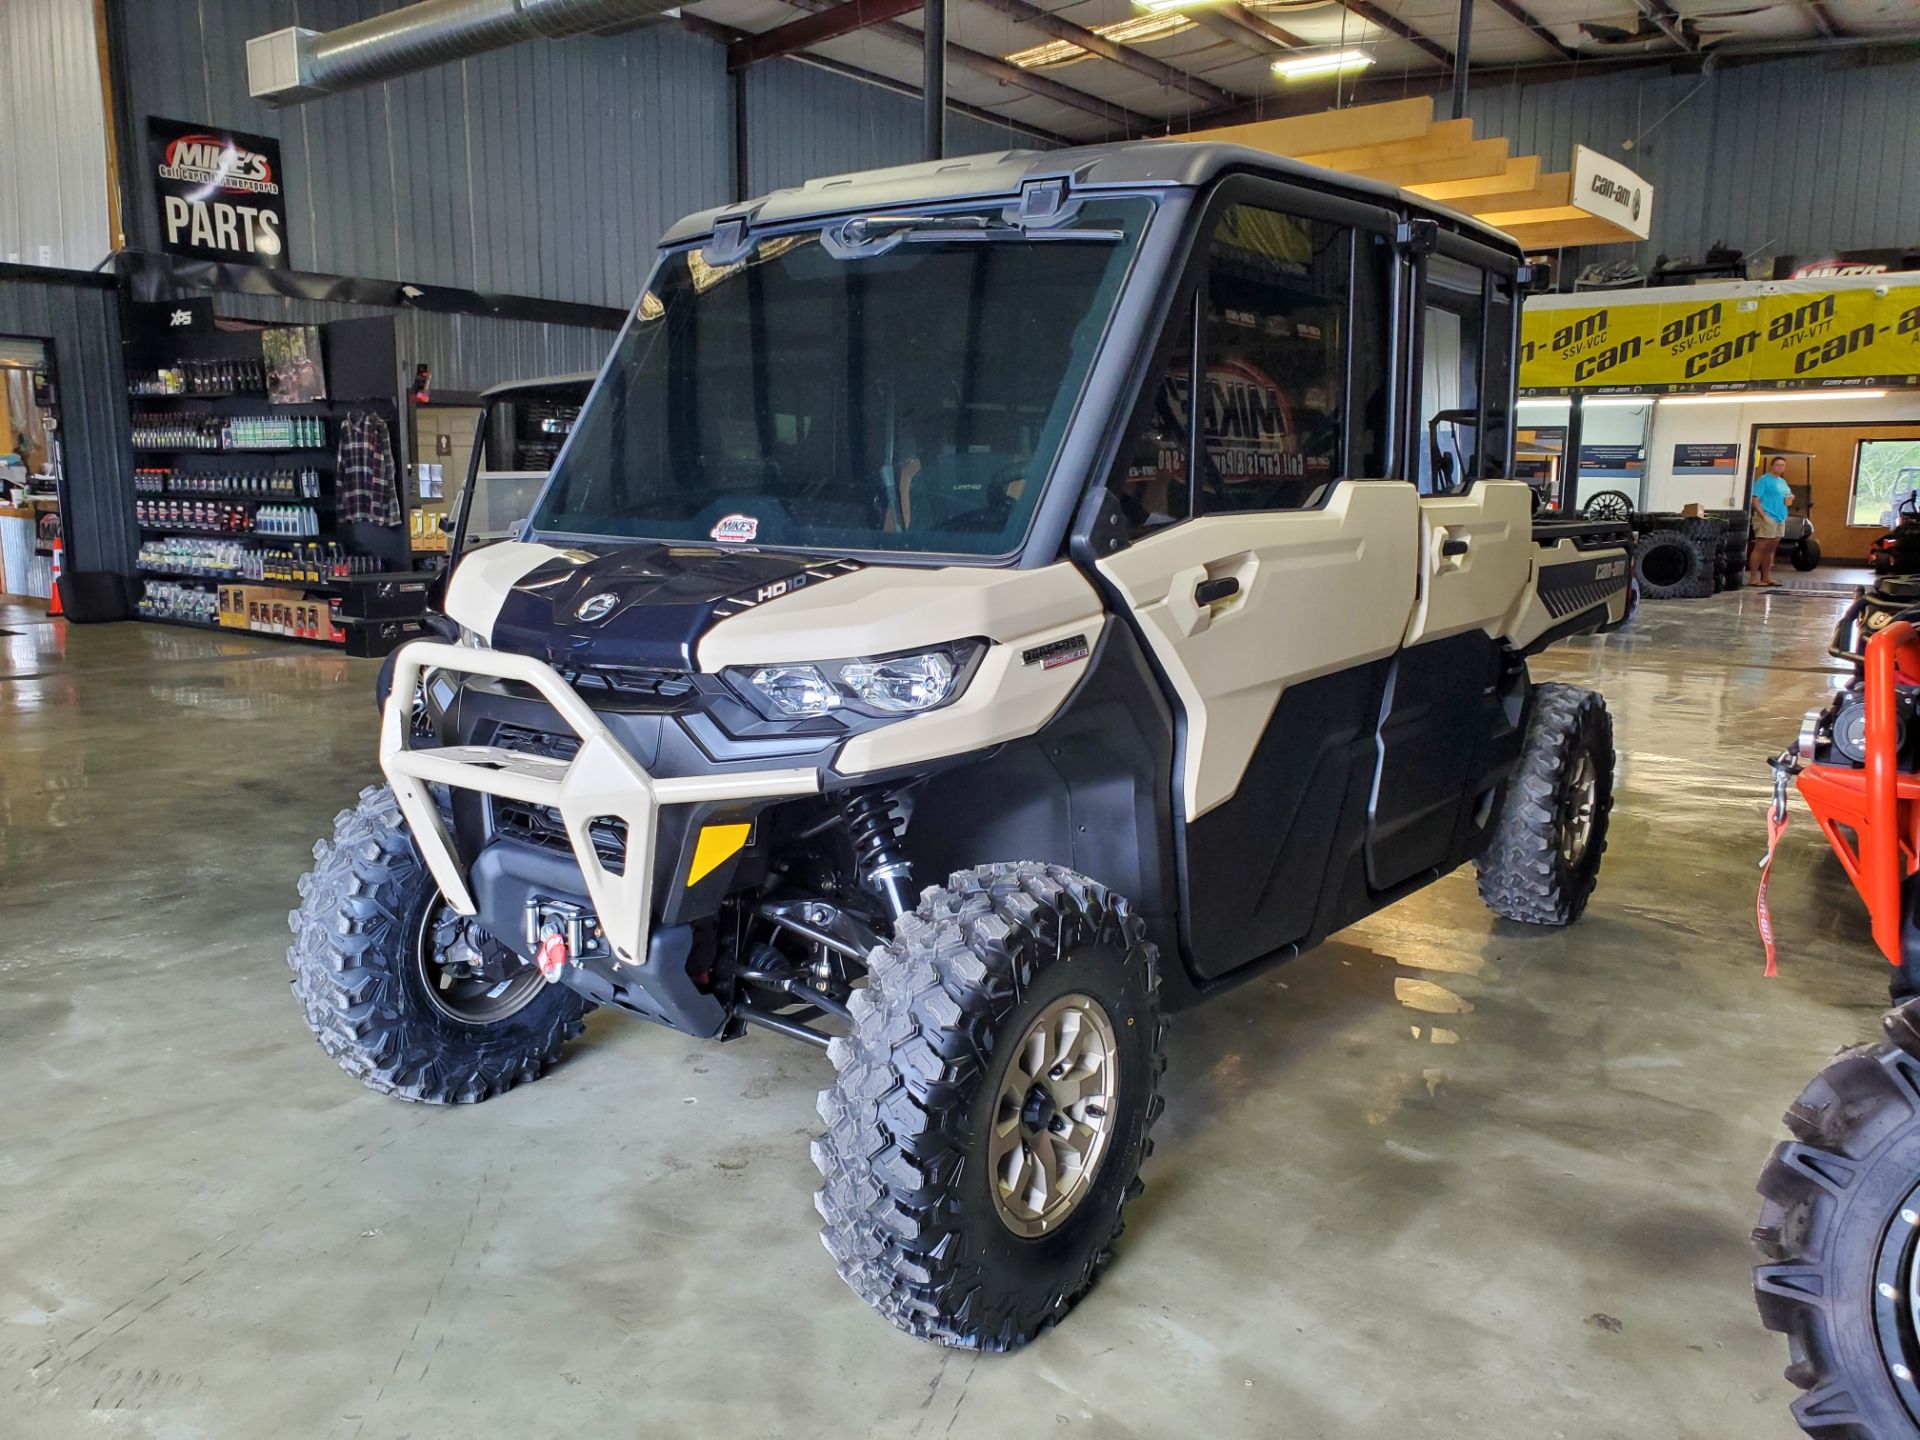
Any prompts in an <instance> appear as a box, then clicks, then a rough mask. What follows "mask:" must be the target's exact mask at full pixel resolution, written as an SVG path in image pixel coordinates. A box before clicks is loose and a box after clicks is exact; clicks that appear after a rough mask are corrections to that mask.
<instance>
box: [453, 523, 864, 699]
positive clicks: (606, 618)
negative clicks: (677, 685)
mask: <svg viewBox="0 0 1920 1440" xmlns="http://www.w3.org/2000/svg"><path fill="white" fill-rule="evenodd" d="M859 568H860V566H859V564H858V562H856V561H851V560H828V559H821V558H819V557H817V556H806V555H785V554H778V555H769V554H762V553H759V552H755V551H747V550H737V551H733V550H714V549H707V548H693V547H685V548H680V547H670V546H666V545H660V544H644V545H630V546H626V547H623V548H621V549H618V550H613V551H611V552H608V553H604V554H596V553H592V552H589V551H584V550H568V551H559V552H552V551H550V552H547V558H545V559H542V560H541V561H540V562H539V563H538V564H536V565H534V566H533V568H531V569H529V570H527V571H526V572H525V573H524V574H522V575H521V576H520V577H519V578H518V579H517V580H515V581H513V582H512V583H511V584H510V585H509V586H508V587H507V589H506V593H505V595H504V597H503V598H502V600H501V604H500V609H499V612H498V615H497V617H496V619H495V620H494V623H493V626H492V629H491V633H490V634H489V635H488V639H489V641H490V642H491V644H492V645H493V646H494V648H495V649H499V650H506V651H511V652H513V653H515V654H519V655H532V656H535V657H537V658H539V659H542V660H545V661H547V663H549V664H551V665H555V666H559V667H562V668H571V667H577V666H588V665H593V666H613V667H628V668H633V669H647V670H693V669H695V668H697V666H696V660H695V649H696V647H697V646H698V645H699V642H700V637H701V636H702V635H703V634H705V633H706V631H707V629H708V628H709V627H710V626H712V625H713V624H714V623H715V622H717V621H720V620H724V619H726V618H727V617H728V616H731V615H737V614H739V613H740V612H741V611H743V610H747V609H751V608H752V607H753V606H755V605H759V604H762V603H764V602H766V601H768V600H773V599H777V598H779V597H780V596H782V595H786V594H790V593H791V592H793V591H794V590H797V589H800V588H803V587H805V586H808V585H814V584H818V583H820V582H821V581H823V580H828V579H831V578H833V577H834V576H836V575H844V574H847V573H848V572H850V571H853V570H857V569H859Z"/></svg>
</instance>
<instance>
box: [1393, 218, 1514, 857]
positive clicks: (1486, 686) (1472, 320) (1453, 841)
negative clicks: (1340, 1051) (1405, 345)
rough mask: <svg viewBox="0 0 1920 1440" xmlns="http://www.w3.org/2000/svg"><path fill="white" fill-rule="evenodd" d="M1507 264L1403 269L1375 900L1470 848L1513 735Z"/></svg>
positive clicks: (1485, 260)
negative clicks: (1397, 634)
mask: <svg viewBox="0 0 1920 1440" xmlns="http://www.w3.org/2000/svg"><path fill="white" fill-rule="evenodd" d="M1512 266H1513V262H1512V261H1511V260H1510V259H1508V258H1507V257H1504V256H1502V255H1500V254H1499V253H1498V252H1496V251H1492V250H1489V249H1487V248H1485V247H1483V246H1479V245H1476V244H1474V243H1473V242H1471V241H1469V240H1465V239H1463V238H1461V237H1459V236H1455V235H1445V236H1442V237H1441V240H1440V248H1439V250H1438V251H1437V252H1436V253H1434V254H1432V255H1428V256H1426V257H1424V258H1423V259H1422V260H1420V261H1419V262H1418V263H1417V265H1416V267H1415V281H1416V283H1415V287H1414V291H1413V301H1414V303H1413V305H1412V307H1411V315H1410V319H1411V321H1412V349H1413V353H1414V354H1415V355H1417V356H1418V357H1419V359H1418V363H1417V364H1416V365H1414V366H1412V367H1410V368H1411V370H1412V373H1413V375H1414V377H1415V384H1416V386H1417V391H1416V395H1415V397H1414V403H1413V405H1412V407H1411V408H1412V413H1413V415H1414V417H1415V418H1416V421H1417V424H1416V427H1415V430H1414V433H1413V435H1412V436H1411V440H1412V443H1413V445H1414V446H1415V447H1416V448H1415V467H1416V468H1415V471H1414V473H1415V475H1416V478H1417V484H1418V487H1419V492H1420V498H1419V511H1420V519H1419V595H1418V597H1417V599H1416V600H1415V602H1414V609H1413V616H1412V619H1411V621H1410V623H1409V624H1408V627H1407V636H1406V646H1405V648H1404V649H1403V650H1402V651H1401V653H1400V654H1399V655H1398V656H1397V657H1396V658H1395V660H1394V662H1393V664H1392V666H1391V667H1390V671H1389V674H1388V679H1387V693H1386V696H1385V700H1384V703H1383V705H1382V713H1381V717H1380V728H1379V744H1378V756H1379V762H1378V763H1379V771H1378V776H1377V780H1376V783H1375V786H1374V793H1373V796H1372V799H1371V803H1370V805H1369V807H1368V825H1367V846H1366V885H1367V890H1368V891H1369V892H1370V893H1371V894H1374V895H1379V894H1383V893H1385V892H1389V891H1392V890H1394V889H1395V888H1396V887H1400V886H1404V885H1406V884H1408V883H1409V882H1413V881H1417V880H1419V879H1421V878H1423V877H1431V876H1432V875H1433V874H1434V873H1437V872H1442V871H1445V870H1450V869H1452V868H1453V867H1454V866H1456V865H1458V864H1460V863H1461V862H1462V861H1463V860H1465V859H1467V858H1468V857H1470V856H1471V855H1472V854H1474V853H1475V852H1476V851H1477V849H1478V838H1479V834H1480V831H1481V829H1482V828H1483V826H1484V825H1485V823H1486V822H1487V821H1488V820H1489V819H1490V818H1491V814H1492V803H1491V800H1492V792H1493V791H1494V790H1495V789H1496V788H1497V785H1498V782H1499V777H1500V776H1501V775H1502V774H1504V772H1505V770H1506V768H1507V767H1508V766H1510V765H1511V763H1512V761H1513V759H1514V756H1515V755H1516V754H1517V747H1518V745H1519V722H1520V718H1521V716H1520V709H1521V706H1520V697H1521V696H1522V694H1523V693H1524V682H1525V672H1524V670H1523V669H1521V668H1520V667H1519V666H1518V665H1517V663H1516V662H1515V661H1514V660H1513V659H1512V657H1511V655H1510V654H1509V651H1508V649H1507V647H1506V646H1505V645H1503V644H1502V643H1501V642H1500V641H1499V640H1498V638H1497V637H1498V636H1499V635H1500V634H1501V633H1502V632H1503V631H1504V629H1505V628H1506V620H1507V615H1508V612H1509V611H1510V610H1511V609H1512V608H1513V606H1514V604H1515V602H1516V601H1517V599H1518V598H1519V596H1520V595H1521V594H1522V592H1523V591H1524V589H1525V586H1526V580H1527V573H1528V567H1529V566H1530V565H1531V563H1532V556H1533V506H1532V495H1531V492H1530V490H1529V488H1528V486H1527V485H1526V484H1524V483H1523V482H1521V481H1517V480H1508V479H1505V478H1504V477H1505V476H1506V475H1507V474H1508V473H1509V468H1510V467H1509V456H1510V452H1511V438H1510V437H1511V426H1510V405H1511V396H1512V372H1511V368H1510V366H1511V356H1512V354H1513V341H1514V325H1515V315H1516V310H1517V307H1516V306H1515V304H1514V284H1513V277H1512Z"/></svg>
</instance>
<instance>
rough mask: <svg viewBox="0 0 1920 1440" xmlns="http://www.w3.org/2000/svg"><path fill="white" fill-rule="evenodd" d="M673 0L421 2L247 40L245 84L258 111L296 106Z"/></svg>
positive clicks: (605, 24) (657, 11)
mask: <svg viewBox="0 0 1920 1440" xmlns="http://www.w3.org/2000/svg"><path fill="white" fill-rule="evenodd" d="M676 8H677V6H676V0H418V3H416V4H413V5H408V6H406V7H404V8H403V9H399V10H395V11H394V12H393V13H392V14H390V15H376V16H375V17H374V18H373V19H371V20H362V21H359V22H358V23H356V24H353V25H345V26H342V27H341V28H340V29H338V30H328V31H325V32H324V33H322V32H319V31H314V30H303V29H299V28H294V29H288V30H276V31H274V32H272V33H271V34H268V35H257V36H255V37H254V38H253V39H251V40H249V41H247V83H248V86H249V88H250V89H251V90H252V92H253V98H254V99H256V100H259V101H260V102H262V103H263V104H266V105H273V106H281V105H298V104H300V103H302V102H303V101H307V100H312V99H316V98H317V97H319V96H321V95H334V94H338V93H339V92H340V91H342V90H353V89H357V88H359V87H360V86H363V85H377V84H379V83H380V82H381V81H383V80H393V79H396V78H398V77H399V76H402V75H412V74H415V73H416V72H418V71H421V70H430V69H432V68H433V67H434V66H436V65H445V64H447V63H448V62H450V61H454V60H464V59H465V58H466V57H467V56H469V55H483V54H485V53H486V52H487V51H489V50H503V49H505V48H506V47H507V46H509V45H518V44H520V43H521V42H522V41H524V40H538V39H547V40H559V39H563V38H565V37H566V36H569V35H584V34H587V33H589V32H591V31H595V30H609V29H613V28H616V27H625V26H632V25H636V24H639V23H642V22H644V21H648V20H653V19H656V18H658V17H659V16H661V15H664V14H667V13H668V12H670V11H672V10H675V9H676Z"/></svg>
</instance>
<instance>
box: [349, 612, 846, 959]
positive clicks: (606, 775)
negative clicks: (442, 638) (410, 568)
mask: <svg viewBox="0 0 1920 1440" xmlns="http://www.w3.org/2000/svg"><path fill="white" fill-rule="evenodd" d="M429 669H433V670H446V671H450V672H453V673H455V674H465V675H484V676H490V677H492V678H493V679H496V680H510V681H514V682H516V683H518V684H521V685H527V686H530V687H531V688H533V689H534V690H536V691H538V692H539V694H540V698H541V699H543V700H545V701H546V702H547V703H548V704H549V705H551V706H552V707H553V710H554V713H555V714H556V715H557V716H559V718H560V720H561V722H562V723H563V724H565V725H566V727H567V728H568V729H569V730H571V731H573V733H574V734H575V735H577V736H578V737H579V739H580V750H579V753H578V754H576V755H575V756H574V757H573V758H572V759H571V760H560V759H553V758H548V757H544V756H538V755H525V754H522V753H520V752H519V751H516V750H507V749H504V748H502V747H500V746H497V745H450V746H436V747H432V748H428V749H419V750H416V749H414V748H413V747H412V745H411V744H410V728H411V727H410V726H409V723H408V720H409V714H410V711H411V709H412V704H413V696H414V693H415V691H416V690H417V689H418V688H419V685H420V674H421V672H422V671H423V670H429ZM380 768H381V770H382V771H384V772H385V774H386V777H387V779H388V781H389V782H390V783H391V784H392V786H393V793H394V796H395V798H396V799H398V801H399V802H400V813H401V814H402V815H404V816H405V817H406V820H407V826H408V828H409V829H410V830H411V831H412V832H413V838H414V843H415V844H417V845H418V846H419V847H420V854H421V857H422V858H423V859H424V860H425V861H426V865H427V869H428V870H429V871H430V872H431V873H432V875H433V878H434V879H435V881H437V882H438V883H439V886H440V893H441V894H442V895H444V896H445V897H446V900H447V903H448V904H450V905H452V906H453V908H454V909H455V910H457V911H459V912H460V913H461V914H462V915H472V914H474V913H475V911H476V909H477V906H476V905H475V903H474V899H473V893H472V891H471V890H470V889H469V888H468V885H467V877H466V874H465V872H464V870H463V869H462V868H461V865H460V862H459V859H458V858H457V856H456V854H455V852H454V847H453V840H452V837H451V836H450V835H448V833H447V827H446V821H445V819H444V818H443V817H442V815H441V813H440V807H439V805H438V804H437V803H436V802H435V801H434V798H433V795H432V792H431V791H430V790H429V789H428V788H427V787H428V786H430V785H447V786H451V787H453V788H455V789H464V790H477V791H480V792H481V793H483V794H487V795H497V796H500V797H502V798H504V799H508V800H518V801H520V802H522V803H523V804H528V805H545V806H550V807H551V808H553V809H554V810H556V811H558V812H559V814H560V818H561V821H562V823H563V824H564V826H565V828H566V832H567V841H568V843H569V844H570V845H571V846H572V847H573V858H574V860H575V861H576V862H577V863H578V864H579V866H580V874H581V876H582V878H583V879H584V881H585V882H586V889H587V894H588V896H589V897H590V898H591V899H592V900H593V905H594V910H595V912H596V914H597V916H598V918H599V921H600V928H601V931H602V933H603V934H605V936H606V938H607V941H608V943H609V944H610V945H611V946H612V949H613V958H614V959H615V960H616V961H618V962H619V963H621V964H626V965H638V964H641V963H643V962H644V961H645V959H646V953H647V931H648V927H649V923H650V920H651V916H652V910H651V904H652V890H653V857H654V849H655V837H656V830H657V820H658V815H659V810H660V807H661V806H663V805H689V804H698V803H702V802H707V801H725V800H764V799H772V798H777V797H780V796H786V795H811V794H814V793H816V792H817V791H818V790H819V788H820V777H819V774H818V772H816V771H814V770H810V769H808V770H755V771H749V772H744V773H740V774H728V775H690V776H683V777H680V778H676V779H656V778H655V777H653V776H651V775H649V774H648V773H647V772H646V771H645V770H643V769H641V768H640V766H639V765H637V764H636V763H634V760H633V757H632V756H631V755H629V754H627V752H626V750H625V749H624V748H623V747H622V746H621V744H620V742H619V741H618V740H616V739H615V738H614V736H613V734H612V732H611V731H609V730H608V729H607V727H606V726H605V725H603V724H601V723H600V717H599V716H597V715H595V714H594V713H593V710H592V709H591V707H589V706H588V705H587V703H586V702H585V701H584V700H582V699H581V698H580V696H579V694H578V693H577V692H576V691H575V690H574V688H573V687H572V686H571V685H569V684H567V682H566V681H565V680H563V679H561V678H560V675H559V672H557V671H556V670H554V668H553V667H552V666H550V665H547V664H545V663H543V662H541V661H539V660H536V659H534V658H533V657H532V656H530V655H509V654H506V653H504V652H502V651H498V650H480V649H475V648H472V647H469V646H465V645H447V644H444V643H441V642H439V641H429V640H416V641H413V642H412V643H410V644H408V645H404V646H402V647H401V648H400V649H399V650H397V651H395V652H394V667H393V689H392V690H391V691H390V692H389V693H388V695H387V703H386V707H385V709H384V710H383V711H382V712H381V716H380ZM602 817H613V818H617V819H619V820H622V821H624V822H625V823H626V828H627V849H626V855H625V857H624V860H623V863H622V865H621V873H619V874H615V873H614V872H613V871H611V870H609V869H607V867H606V865H605V864H604V863H602V861H601V859H600V856H599V852H598V851H597V850H595V849H594V845H593V839H592V835H591V833H590V832H591V827H592V825H593V822H594V821H595V820H597V819H600V818H602Z"/></svg>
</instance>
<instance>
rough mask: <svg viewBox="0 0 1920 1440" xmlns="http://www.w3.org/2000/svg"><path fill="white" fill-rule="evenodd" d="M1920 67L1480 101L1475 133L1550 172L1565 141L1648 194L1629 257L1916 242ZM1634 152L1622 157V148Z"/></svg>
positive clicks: (1819, 69)
mask: <svg viewBox="0 0 1920 1440" xmlns="http://www.w3.org/2000/svg"><path fill="white" fill-rule="evenodd" d="M1916 95H1920V61H1905V62H1902V63H1898V64H1868V63H1862V61H1861V60H1860V59H1859V58H1858V57H1856V56H1849V55H1844V54H1842V55H1833V56H1826V57H1808V58H1804V59H1794V60H1785V61H1780V62H1777V63H1772V64H1766V65H1751V66H1740V67H1735V68H1728V69H1722V70H1716V71H1713V72H1711V73H1710V74H1707V75H1668V74H1664V73H1661V72H1658V71H1652V70H1644V71H1642V70H1636V71H1626V72H1622V73H1619V74H1613V75H1604V74H1602V75H1596V76H1594V77H1592V78H1587V79H1580V80H1567V81H1560V82H1556V83H1554V84H1551V85H1526V86H1522V85H1512V86H1492V87H1488V88H1486V89H1480V90H1475V91H1473V92H1472V93H1471V96H1470V106H1469V108H1470V111H1471V113H1472V116H1473V119H1474V122H1475V126H1476V129H1477V132H1478V133H1479V134H1481V135H1500V136H1504V137H1505V138H1507V139H1508V140H1511V141H1512V142H1513V144H1514V148H1515V150H1516V151H1518V152H1532V153H1537V154H1539V155H1540V156H1541V157H1542V159H1543V161H1544V162H1545V163H1546V165H1547V166H1548V167H1549V168H1551V169H1555V170H1562V169H1565V168H1566V167H1567V166H1568V165H1569V164H1571V163H1572V159H1573V147H1574V145H1575V144H1582V145H1586V146H1588V147H1589V148H1591V149H1594V150H1598V151H1601V152H1602V153H1604V154H1607V155H1611V156H1613V157H1614V158H1616V159H1618V160H1621V161H1624V162H1625V163H1626V164H1628V165H1631V166H1632V167H1633V168H1634V169H1635V170H1637V171H1639V172H1640V173H1641V174H1642V175H1644V176H1645V177H1646V178H1647V179H1648V180H1649V181H1651V182H1652V183H1653V186H1654V189H1655V199H1654V207H1653V234H1652V236H1651V237H1650V238H1649V240H1648V241H1647V243H1646V244H1644V245H1641V246H1639V247H1637V248H1636V249H1635V250H1634V251H1631V252H1630V251H1628V250H1627V249H1625V248H1610V249H1608V250H1604V251H1599V252H1596V253H1597V254H1599V255H1602V256H1605V255H1622V256H1624V255H1627V254H1629V253H1632V254H1635V255H1637V257H1638V258H1639V259H1640V260H1641V261H1643V262H1646V261H1651V260H1652V259H1653V257H1654V256H1656V255H1658V254H1661V253H1665V254H1668V255H1673V256H1680V255H1692V256H1695V257H1699V256H1701V255H1703V254H1704V253H1705V252H1706V249H1707V247H1708V246H1709V245H1711V244H1713V243H1714V242H1715V241H1724V242H1725V243H1727V244H1728V245H1731V246H1734V247H1736V248H1738V249H1739V250H1741V251H1743V252H1753V251H1758V252H1760V253H1761V254H1764V255H1780V254H1793V255H1807V254H1812V253H1814V252H1816V251H1825V250H1830V249H1849V248H1862V247H1878V246H1897V245H1904V244H1910V243H1912V240H1913V238H1914V237H1915V236H1916V235H1920V135H1917V134H1916V128H1920V127H1916V123H1915V118H1914V117H1915V111H1914V97H1915V96H1916ZM1627 141H1631V142H1633V144H1632V147H1631V148H1623V144H1624V142H1627Z"/></svg>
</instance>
